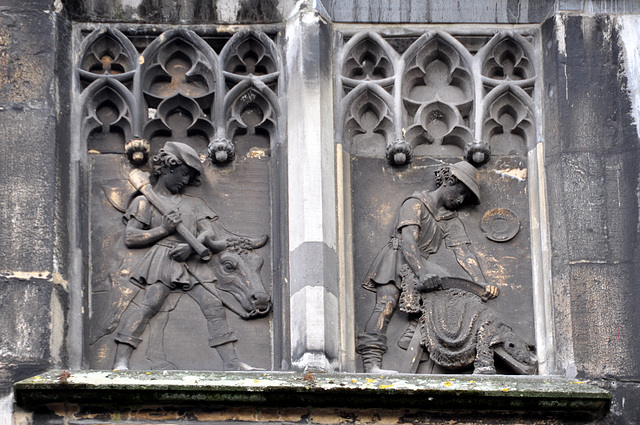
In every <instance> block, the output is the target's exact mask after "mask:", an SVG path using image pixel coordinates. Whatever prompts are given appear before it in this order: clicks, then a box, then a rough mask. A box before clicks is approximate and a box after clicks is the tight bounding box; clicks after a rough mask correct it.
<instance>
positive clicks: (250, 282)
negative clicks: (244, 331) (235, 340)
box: [207, 235, 271, 319]
mask: <svg viewBox="0 0 640 425" xmlns="http://www.w3.org/2000/svg"><path fill="white" fill-rule="evenodd" d="M266 243H267V236H266V235H265V236H263V237H262V238H260V239H251V238H244V237H238V236H232V237H228V238H226V239H222V240H216V241H209V243H208V244H207V245H209V247H210V248H211V252H212V253H213V254H214V255H213V256H212V257H211V260H209V264H210V266H211V268H212V269H213V271H214V273H215V275H216V277H217V278H218V281H217V283H216V289H217V290H218V292H219V294H218V295H219V297H220V300H221V301H222V302H223V304H224V305H225V306H227V308H229V309H230V310H231V311H233V312H234V313H236V314H238V315H239V316H240V317H242V318H243V319H253V318H257V317H261V316H264V315H266V314H267V313H269V311H270V310H271V297H270V296H269V294H268V293H267V292H266V291H265V289H264V285H263V283H262V277H261V276H260V270H261V269H262V264H263V263H264V260H263V259H262V257H260V256H259V255H258V254H257V253H256V252H255V251H254V250H255V249H258V248H261V247H263V246H264V245H265V244H266Z"/></svg>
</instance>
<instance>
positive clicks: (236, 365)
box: [215, 342, 264, 370]
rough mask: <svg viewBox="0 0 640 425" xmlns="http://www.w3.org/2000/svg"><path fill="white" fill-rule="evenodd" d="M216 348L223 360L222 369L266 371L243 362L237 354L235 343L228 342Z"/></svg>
mask: <svg viewBox="0 0 640 425" xmlns="http://www.w3.org/2000/svg"><path fill="white" fill-rule="evenodd" d="M215 348H216V350H218V354H219V355H220V357H221V358H222V368H223V369H224V370H264V369H260V368H257V367H253V366H251V365H248V364H246V363H243V362H241V361H240V360H239V359H238V355H237V354H236V346H235V342H227V343H226V344H222V345H218V346H216V347H215Z"/></svg>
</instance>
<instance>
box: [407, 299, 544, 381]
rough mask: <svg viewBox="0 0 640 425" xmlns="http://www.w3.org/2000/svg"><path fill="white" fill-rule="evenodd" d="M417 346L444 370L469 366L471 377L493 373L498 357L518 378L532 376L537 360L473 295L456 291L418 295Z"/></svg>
mask: <svg viewBox="0 0 640 425" xmlns="http://www.w3.org/2000/svg"><path fill="white" fill-rule="evenodd" d="M421 298H422V303H421V306H420V310H421V312H422V316H421V318H420V328H419V329H420V330H421V340H420V344H421V345H422V346H423V347H424V348H425V349H426V350H427V351H428V352H429V356H430V357H431V359H432V360H433V361H434V362H435V363H437V364H438V365H440V366H443V367H445V368H447V369H460V368H464V367H467V366H469V365H471V364H473V366H474V372H473V373H474V374H494V373H496V368H495V363H494V355H495V354H498V355H499V356H500V357H502V358H503V359H504V360H505V361H506V362H507V364H508V365H509V366H510V367H511V368H513V369H514V371H516V372H517V373H520V374H533V373H535V372H536V369H537V358H536V356H535V355H534V354H533V353H532V352H531V350H530V349H529V347H528V346H527V344H526V343H525V342H524V340H523V339H522V338H521V337H519V336H518V335H517V334H516V333H515V332H514V331H513V329H511V328H510V327H509V326H508V325H506V324H505V323H503V322H502V321H501V320H500V319H498V318H497V316H496V315H495V314H494V312H493V311H492V310H491V309H490V308H489V307H487V306H486V304H485V303H484V302H482V300H481V299H480V297H478V296H477V295H475V294H471V293H469V292H467V291H464V290H460V289H447V290H438V291H434V292H429V293H423V294H421Z"/></svg>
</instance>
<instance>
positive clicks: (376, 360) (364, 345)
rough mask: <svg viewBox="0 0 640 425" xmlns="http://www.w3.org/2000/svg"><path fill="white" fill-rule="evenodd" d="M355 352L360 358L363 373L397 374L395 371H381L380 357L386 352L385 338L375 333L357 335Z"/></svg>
mask: <svg viewBox="0 0 640 425" xmlns="http://www.w3.org/2000/svg"><path fill="white" fill-rule="evenodd" d="M356 351H357V352H358V353H360V355H361V356H362V362H363V365H364V371H365V373H385V374H393V373H398V372H397V371H395V370H387V369H382V368H381V367H380V366H381V365H382V356H383V355H384V353H386V352H387V337H386V336H385V335H382V334H377V333H363V334H360V335H358V346H357V347H356Z"/></svg>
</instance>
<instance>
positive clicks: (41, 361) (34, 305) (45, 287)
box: [0, 276, 53, 395]
mask: <svg viewBox="0 0 640 425" xmlns="http://www.w3.org/2000/svg"><path fill="white" fill-rule="evenodd" d="M46 277H47V276H42V277H41V278H32V279H20V278H15V277H13V278H7V277H3V278H0V335H2V338H0V395H6V394H8V393H9V391H10V390H11V386H12V385H13V383H14V382H16V381H17V380H20V379H24V378H26V377H29V376H33V375H34V374H37V373H42V372H44V371H45V370H47V369H48V368H51V367H52V366H53V364H52V362H51V360H50V359H51V356H50V354H51V353H50V338H51V327H50V325H49V324H50V323H52V320H51V309H50V299H51V297H52V284H51V281H50V280H49V279H47V278H46ZM36 323H38V324H40V325H37V326H36V325H34V324H36Z"/></svg>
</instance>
